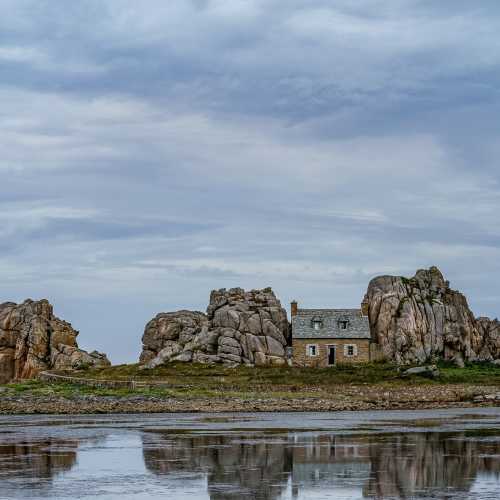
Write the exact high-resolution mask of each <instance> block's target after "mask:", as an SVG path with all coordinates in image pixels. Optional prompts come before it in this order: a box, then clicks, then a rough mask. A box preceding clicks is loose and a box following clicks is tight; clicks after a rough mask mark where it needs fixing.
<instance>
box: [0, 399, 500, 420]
mask: <svg viewBox="0 0 500 500" xmlns="http://www.w3.org/2000/svg"><path fill="white" fill-rule="evenodd" d="M479 407H500V399H483V400H482V401H472V400H468V401H464V400H462V399H461V398H456V399H452V400H444V399H442V400H413V401H410V400H406V401H402V400H397V399H380V400H379V401H373V400H372V401H363V400H358V401H355V400H353V401H345V400H344V401H340V400H334V399H278V398H258V399H257V398H256V399H246V398H238V397H231V398H217V399H213V398H205V397H203V398H188V399H187V398H186V399H181V398H172V397H166V398H161V397H154V396H144V395H137V396H126V397H116V396H77V397H70V398H66V397H53V396H50V397H39V396H36V397H35V396H21V397H19V396H12V397H3V398H0V414H1V415H36V414H38V415H42V414H44V415H50V414H52V415H55V414H57V415H86V414H132V413H248V412H256V413H262V412H276V413H290V412H297V413H301V412H311V411H312V412H337V411H380V410H429V409H444V408H479Z"/></svg>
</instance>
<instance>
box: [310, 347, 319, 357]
mask: <svg viewBox="0 0 500 500" xmlns="http://www.w3.org/2000/svg"><path fill="white" fill-rule="evenodd" d="M316 354H317V349H316V346H315V345H310V346H308V355H309V356H316Z"/></svg>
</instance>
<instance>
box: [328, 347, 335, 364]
mask: <svg viewBox="0 0 500 500" xmlns="http://www.w3.org/2000/svg"><path fill="white" fill-rule="evenodd" d="M335 351H336V349H335V346H333V345H329V346H328V366H332V365H334V364H335Z"/></svg>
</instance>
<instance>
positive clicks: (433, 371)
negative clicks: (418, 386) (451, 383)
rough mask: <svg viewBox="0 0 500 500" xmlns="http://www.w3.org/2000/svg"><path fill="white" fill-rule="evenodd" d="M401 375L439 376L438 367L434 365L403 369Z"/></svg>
mask: <svg viewBox="0 0 500 500" xmlns="http://www.w3.org/2000/svg"><path fill="white" fill-rule="evenodd" d="M402 375H403V376H405V375H420V376H422V377H429V378H437V377H439V369H438V367H437V366H436V365H430V366H416V367H415V368H409V369H408V370H405V371H404V372H403V373H402Z"/></svg>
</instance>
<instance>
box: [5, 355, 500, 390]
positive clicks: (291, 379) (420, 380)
mask: <svg viewBox="0 0 500 500" xmlns="http://www.w3.org/2000/svg"><path fill="white" fill-rule="evenodd" d="M439 369H440V373H441V375H440V376H439V377H438V378H437V379H428V378H425V377H422V376H418V375H414V376H411V377H402V374H401V369H400V368H398V367H397V366H395V365H392V364H387V363H369V364H362V365H357V366H356V365H338V366H336V367H331V368H302V367H262V368H257V369H256V368H250V367H245V366H240V367H237V368H227V367H224V366H221V365H196V364H190V363H177V364H171V365H167V366H163V367H158V368H155V369H153V370H140V369H139V365H119V366H114V367H107V368H100V369H85V370H80V371H78V372H77V373H73V374H72V375H74V376H77V377H80V378H85V379H94V380H112V381H119V380H134V381H137V382H145V383H146V384H147V383H150V384H158V386H154V385H151V386H149V387H140V384H139V385H138V387H137V388H134V389H131V388H112V389H111V388H96V387H87V386H85V385H81V384H72V383H62V382H61V383H47V382H41V381H24V382H20V383H14V384H9V385H7V386H6V388H7V390H6V392H5V394H7V395H8V394H23V393H24V394H27V393H30V394H33V395H39V396H50V395H54V396H57V395H59V396H64V397H72V396H85V395H89V396H90V395H93V396H115V397H121V396H131V395H147V396H158V397H183V398H186V397H188V398H190V397H193V398H195V397H217V398H221V397H233V396H237V397H243V398H259V397H293V398H301V397H315V396H320V397H327V396H328V395H329V394H334V393H335V391H339V390H341V387H339V386H344V387H346V386H350V387H356V386H367V385H370V386H374V385H375V386H380V388H381V389H382V388H384V389H387V390H390V389H391V388H394V389H404V387H405V386H408V387H411V386H418V385H425V384H429V385H449V384H463V385H472V384H482V385H489V386H500V367H499V366H495V365H493V364H490V363H474V364H468V365H466V367H465V368H458V367H456V366H454V365H452V364H450V363H444V362H441V363H440V364H439Z"/></svg>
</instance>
